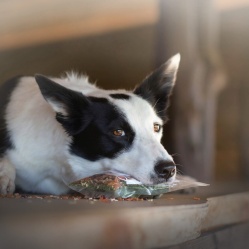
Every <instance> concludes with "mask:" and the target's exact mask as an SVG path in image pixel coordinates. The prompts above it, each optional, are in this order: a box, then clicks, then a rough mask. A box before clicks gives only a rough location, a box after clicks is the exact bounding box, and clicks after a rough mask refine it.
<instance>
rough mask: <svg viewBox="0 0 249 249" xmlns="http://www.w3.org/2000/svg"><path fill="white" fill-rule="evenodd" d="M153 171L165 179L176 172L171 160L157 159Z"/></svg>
mask: <svg viewBox="0 0 249 249" xmlns="http://www.w3.org/2000/svg"><path fill="white" fill-rule="evenodd" d="M155 172H156V174H157V175H158V177H160V178H164V179H165V180H166V181H167V180H168V179H170V178H171V177H173V176H174V175H175V174H176V166H175V163H174V162H173V161H159V162H157V164H156V166H155Z"/></svg>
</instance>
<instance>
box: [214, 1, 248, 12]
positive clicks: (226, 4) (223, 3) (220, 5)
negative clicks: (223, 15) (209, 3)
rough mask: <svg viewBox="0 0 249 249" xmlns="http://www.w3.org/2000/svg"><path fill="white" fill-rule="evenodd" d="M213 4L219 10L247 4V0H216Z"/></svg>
mask: <svg viewBox="0 0 249 249" xmlns="http://www.w3.org/2000/svg"><path fill="white" fill-rule="evenodd" d="M215 4H216V6H217V8H218V9H219V10H222V11H223V10H231V9H235V8H241V7H245V6H249V0H236V1H234V0H216V1H215Z"/></svg>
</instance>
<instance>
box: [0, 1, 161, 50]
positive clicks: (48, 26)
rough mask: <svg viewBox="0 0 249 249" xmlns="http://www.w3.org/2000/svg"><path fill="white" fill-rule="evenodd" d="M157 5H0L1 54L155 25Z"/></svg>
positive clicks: (117, 3) (146, 3)
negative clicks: (70, 39)
mask: <svg viewBox="0 0 249 249" xmlns="http://www.w3.org/2000/svg"><path fill="white" fill-rule="evenodd" d="M157 17H158V14H157V1H149V0H146V1H144V0H134V1H132V2H129V1H124V0H121V1H115V0H106V1H97V0H84V1H80V0H73V1H67V0H54V1H48V0H45V1H44V0H36V1H32V0H23V1H18V0H13V1H0V37H1V41H0V50H3V49H10V48H16V47H22V46H27V45H31V44H39V43H44V42H51V41H56V40H61V39H68V38H75V37H81V36H86V35H94V34H99V33H104V32H110V31H114V30H119V29H125V28H130V27H137V26H142V25H147V24H152V23H155V22H156V21H157Z"/></svg>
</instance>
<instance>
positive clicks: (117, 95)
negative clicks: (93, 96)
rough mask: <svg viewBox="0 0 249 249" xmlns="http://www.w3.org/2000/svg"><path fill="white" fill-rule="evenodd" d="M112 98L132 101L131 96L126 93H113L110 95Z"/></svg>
mask: <svg viewBox="0 0 249 249" xmlns="http://www.w3.org/2000/svg"><path fill="white" fill-rule="evenodd" d="M110 96H111V97H112V98H114V99H126V100H129V99H130V96H129V95H128V94H124V93H112V94H110Z"/></svg>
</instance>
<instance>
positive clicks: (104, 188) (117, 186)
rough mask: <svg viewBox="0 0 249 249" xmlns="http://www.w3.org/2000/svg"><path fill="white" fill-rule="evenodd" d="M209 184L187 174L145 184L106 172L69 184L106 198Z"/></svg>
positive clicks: (147, 195)
mask: <svg viewBox="0 0 249 249" xmlns="http://www.w3.org/2000/svg"><path fill="white" fill-rule="evenodd" d="M207 185H208V184H205V183H200V182H196V181H195V180H194V179H193V178H190V177H185V176H177V178H176V180H175V181H174V182H173V183H167V182H166V183H160V184H156V185H144V184H142V183H141V182H139V181H138V180H136V179H134V178H132V177H130V176H129V175H125V174H116V173H113V172H106V173H102V174H96V175H93V176H90V177H86V178H83V179H80V180H77V181H73V182H71V183H69V185H68V186H69V187H70V188H71V189H73V190H74V191H77V192H79V193H81V194H83V195H84V196H86V197H91V198H99V197H103V196H104V197H105V198H130V197H141V198H154V197H158V196H160V195H162V194H165V193H168V192H172V191H176V190H180V189H186V188H192V187H199V186H207Z"/></svg>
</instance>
